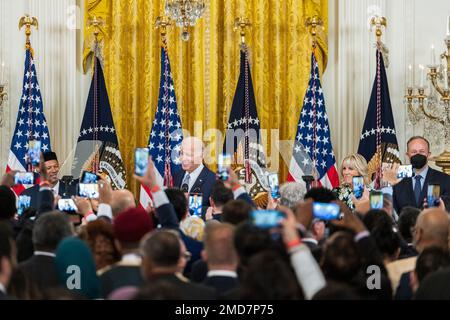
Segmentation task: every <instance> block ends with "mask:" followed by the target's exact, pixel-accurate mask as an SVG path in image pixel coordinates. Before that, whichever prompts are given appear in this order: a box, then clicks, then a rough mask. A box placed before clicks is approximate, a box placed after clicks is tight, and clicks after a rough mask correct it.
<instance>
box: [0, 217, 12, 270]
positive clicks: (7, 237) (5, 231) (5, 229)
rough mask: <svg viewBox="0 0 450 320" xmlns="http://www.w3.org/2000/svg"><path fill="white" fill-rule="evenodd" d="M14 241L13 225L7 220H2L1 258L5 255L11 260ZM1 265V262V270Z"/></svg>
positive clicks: (0, 226) (0, 235) (0, 231)
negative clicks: (7, 222)
mask: <svg viewBox="0 0 450 320" xmlns="http://www.w3.org/2000/svg"><path fill="white" fill-rule="evenodd" d="M13 241H14V240H13V233H12V230H11V227H10V226H9V225H8V224H6V223H5V222H0V260H1V258H3V257H7V258H8V259H10V260H11V258H12V257H11V255H12V242H13ZM1 267H2V266H1V264H0V271H1Z"/></svg>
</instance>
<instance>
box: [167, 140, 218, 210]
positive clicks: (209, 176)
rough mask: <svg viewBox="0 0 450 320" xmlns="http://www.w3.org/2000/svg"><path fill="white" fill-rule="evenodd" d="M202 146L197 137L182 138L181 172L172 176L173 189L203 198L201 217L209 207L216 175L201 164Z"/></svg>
mask: <svg viewBox="0 0 450 320" xmlns="http://www.w3.org/2000/svg"><path fill="white" fill-rule="evenodd" d="M203 152H204V145H203V142H202V140H200V139H199V138H197V137H187V138H184V140H183V142H182V143H181V152H180V161H181V167H182V170H180V171H178V172H176V173H175V174H174V175H173V182H174V187H176V188H180V189H181V190H183V191H184V192H186V193H198V194H201V195H202V196H203V199H202V207H203V208H202V215H204V214H205V212H206V209H207V207H209V206H210V203H209V197H210V195H211V189H212V187H213V185H214V183H215V181H216V175H215V173H214V172H212V171H211V170H209V169H208V168H207V167H206V166H205V165H204V163H203Z"/></svg>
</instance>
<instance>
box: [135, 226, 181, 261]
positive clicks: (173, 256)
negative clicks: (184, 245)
mask: <svg viewBox="0 0 450 320" xmlns="http://www.w3.org/2000/svg"><path fill="white" fill-rule="evenodd" d="M141 251H142V253H143V255H144V257H145V258H147V259H148V260H150V261H151V263H152V264H154V265H157V266H163V267H172V266H176V265H177V263H178V260H179V258H180V239H179V237H178V234H175V233H174V232H172V231H169V230H156V231H153V232H152V233H151V234H150V235H149V236H148V237H146V238H145V240H144V241H143V242H142V244H141Z"/></svg>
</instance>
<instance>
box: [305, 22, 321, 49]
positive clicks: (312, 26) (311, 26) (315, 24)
mask: <svg viewBox="0 0 450 320" xmlns="http://www.w3.org/2000/svg"><path fill="white" fill-rule="evenodd" d="M305 26H306V28H307V29H308V31H309V33H310V34H311V36H312V38H313V45H315V44H316V38H317V28H318V27H322V28H323V21H322V19H321V18H320V17H319V16H313V17H309V18H307V19H306V21H305Z"/></svg>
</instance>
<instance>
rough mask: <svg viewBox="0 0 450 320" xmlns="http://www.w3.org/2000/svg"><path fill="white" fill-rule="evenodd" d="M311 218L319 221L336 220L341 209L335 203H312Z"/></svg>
mask: <svg viewBox="0 0 450 320" xmlns="http://www.w3.org/2000/svg"><path fill="white" fill-rule="evenodd" d="M313 216H314V218H316V219H320V220H325V221H328V220H338V219H340V217H341V208H339V205H338V204H336V203H322V202H314V203H313Z"/></svg>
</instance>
